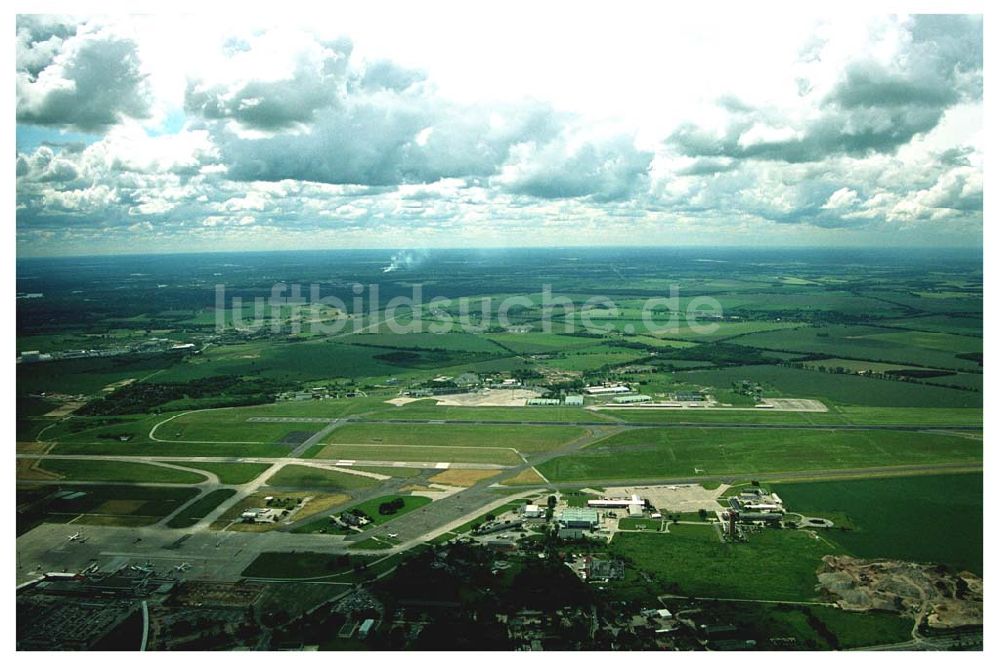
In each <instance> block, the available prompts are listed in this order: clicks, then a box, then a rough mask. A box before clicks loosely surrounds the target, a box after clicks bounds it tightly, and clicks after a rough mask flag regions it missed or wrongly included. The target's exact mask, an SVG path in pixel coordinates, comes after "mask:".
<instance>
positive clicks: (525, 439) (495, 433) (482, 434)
mask: <svg viewBox="0 0 1000 666" xmlns="http://www.w3.org/2000/svg"><path fill="white" fill-rule="evenodd" d="M583 434H584V430H583V428H575V427H571V426H545V427H540V426H539V427H533V426H513V425H512V426H506V425H503V426H495V425H489V426H485V425H429V424H413V425H396V424H381V423H379V424H375V423H372V424H349V425H345V426H341V427H339V428H337V429H336V430H334V431H333V432H332V433H330V436H329V437H328V438H327V440H326V443H327V444H378V445H383V446H441V447H445V446H462V447H494V448H505V449H506V448H513V449H517V450H518V451H521V452H523V453H536V452H540V451H550V450H552V449H556V448H559V447H560V446H562V445H564V444H566V443H568V442H571V441H572V440H574V439H576V438H578V437H581V436H582V435H583Z"/></svg>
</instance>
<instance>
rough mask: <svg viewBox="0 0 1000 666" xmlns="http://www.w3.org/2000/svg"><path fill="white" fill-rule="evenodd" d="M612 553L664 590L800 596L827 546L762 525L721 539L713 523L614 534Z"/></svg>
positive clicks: (809, 593)
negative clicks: (740, 536) (741, 537)
mask: <svg viewBox="0 0 1000 666" xmlns="http://www.w3.org/2000/svg"><path fill="white" fill-rule="evenodd" d="M609 548H610V550H611V553H612V554H614V555H616V556H618V557H622V558H625V559H626V562H627V563H630V564H631V565H632V566H634V567H635V568H636V569H639V570H642V571H645V572H647V573H648V574H649V575H651V576H653V577H654V578H655V579H656V581H657V583H658V584H660V585H662V586H664V587H665V588H667V589H672V588H671V586H673V585H676V586H677V587H678V588H679V593H681V594H684V595H691V596H698V597H723V598H736V599H760V600H768V601H801V600H807V599H813V598H815V596H816V591H815V589H814V588H815V586H816V582H817V579H816V571H817V570H818V569H819V567H820V565H821V564H822V562H821V558H822V557H823V556H824V555H828V554H830V553H832V552H834V551H833V549H832V548H830V546H828V545H827V544H825V543H823V542H822V541H818V540H816V539H814V538H812V537H811V536H809V535H808V534H807V533H805V532H797V531H789V530H764V531H761V532H758V533H755V534H753V535H752V536H751V538H750V541H749V542H747V543H738V544H731V543H723V542H721V541H720V539H719V532H718V530H717V529H716V528H713V527H709V526H704V527H703V526H700V525H671V526H670V532H669V533H667V534H654V533H643V534H639V533H634V532H626V533H621V534H616V535H615V537H614V539H613V540H612V542H611V545H610V547H609Z"/></svg>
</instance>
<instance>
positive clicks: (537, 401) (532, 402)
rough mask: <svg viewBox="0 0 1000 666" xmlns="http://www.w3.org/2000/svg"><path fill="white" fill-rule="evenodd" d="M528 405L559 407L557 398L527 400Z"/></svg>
mask: <svg viewBox="0 0 1000 666" xmlns="http://www.w3.org/2000/svg"><path fill="white" fill-rule="evenodd" d="M526 404H528V405H553V406H554V405H559V404H560V403H559V398H529V399H528V402H527V403H526Z"/></svg>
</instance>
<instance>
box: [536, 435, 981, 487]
mask: <svg viewBox="0 0 1000 666" xmlns="http://www.w3.org/2000/svg"><path fill="white" fill-rule="evenodd" d="M982 453H983V452H982V441H980V440H976V439H972V438H969V437H964V436H961V435H949V434H944V433H937V432H935V433H927V432H902V431H892V430H864V431H844V430H780V431H775V430H763V429H762V430H740V429H721V428H720V429H712V428H685V429H666V428H665V429H655V428H648V429H642V430H630V431H626V432H623V433H619V434H617V435H614V436H612V437H610V438H608V439H605V440H602V441H600V442H598V443H596V444H593V445H591V446H588V447H587V448H585V449H583V450H582V451H580V452H578V453H574V454H571V455H568V456H564V457H561V458H555V459H553V460H549V461H547V462H545V463H543V464H542V465H540V466H539V471H540V472H541V473H542V474H543V475H545V477H546V478H548V479H549V480H550V481H553V482H567V481H574V482H575V481H585V480H599V479H628V478H637V479H642V478H655V477H663V478H689V477H693V476H695V474H696V473H695V468H698V469H699V470H701V471H700V472H698V474H704V475H707V476H714V475H734V476H737V475H740V476H745V475H752V474H758V473H766V472H784V471H800V470H827V469H830V470H832V469H849V468H864V467H883V466H893V465H916V464H925V465H933V464H935V463H958V462H967V463H969V464H979V463H981V462H982Z"/></svg>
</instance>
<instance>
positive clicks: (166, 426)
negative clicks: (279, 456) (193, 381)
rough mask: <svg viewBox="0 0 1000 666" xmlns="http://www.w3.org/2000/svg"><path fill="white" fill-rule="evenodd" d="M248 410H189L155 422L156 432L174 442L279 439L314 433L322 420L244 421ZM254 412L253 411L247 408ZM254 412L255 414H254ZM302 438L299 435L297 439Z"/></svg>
mask: <svg viewBox="0 0 1000 666" xmlns="http://www.w3.org/2000/svg"><path fill="white" fill-rule="evenodd" d="M248 411H250V410H240V411H239V412H236V411H235V410H229V409H213V410H208V411H200V412H191V413H189V414H184V415H181V416H178V417H176V418H173V419H171V420H170V421H167V422H165V423H163V424H162V425H159V426H157V428H156V433H155V436H156V438H157V439H164V440H170V441H177V442H250V443H272V442H281V441H282V440H283V439H284V438H286V437H287V436H288V435H289V434H290V433H295V432H300V433H309V434H312V433H315V432H318V431H319V430H321V429H322V428H323V426H325V425H326V424H325V423H319V422H313V423H309V422H304V423H268V422H254V421H247V416H245V415H244V414H245V413H247V412H248ZM250 413H254V412H252V411H251V412H250ZM254 415H257V414H254ZM296 441H301V438H300V439H298V440H296Z"/></svg>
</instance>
